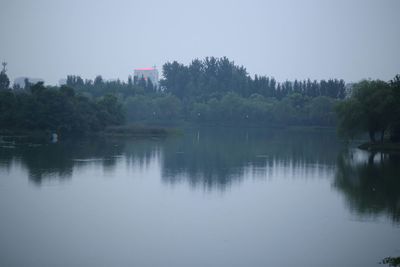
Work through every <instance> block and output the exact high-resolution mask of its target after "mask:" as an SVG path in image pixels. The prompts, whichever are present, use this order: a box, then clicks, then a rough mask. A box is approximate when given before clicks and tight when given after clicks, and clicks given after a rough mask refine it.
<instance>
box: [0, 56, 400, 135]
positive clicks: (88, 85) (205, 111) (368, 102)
mask: <svg viewBox="0 0 400 267" xmlns="http://www.w3.org/2000/svg"><path fill="white" fill-rule="evenodd" d="M162 70H163V79H162V80H161V81H160V86H159V87H157V86H154V85H153V84H152V83H151V81H150V80H147V81H146V80H145V79H143V78H141V79H137V78H135V79H132V77H129V78H128V80H127V82H125V81H120V80H114V81H107V80H104V79H103V78H102V76H97V77H96V78H95V79H94V80H89V79H86V80H84V79H82V78H81V77H80V76H74V75H71V76H68V77H67V79H66V85H65V86H61V87H52V86H47V87H45V86H44V85H43V83H38V84H36V85H31V84H29V82H27V83H26V85H25V88H24V89H21V90H10V89H9V80H8V77H7V75H6V71H5V68H4V69H3V71H2V72H1V74H0V85H1V86H2V87H1V99H0V111H2V112H1V114H0V126H1V127H2V128H6V129H7V128H26V129H48V130H59V129H63V130H62V131H64V132H87V131H98V130H101V129H104V128H105V127H107V126H110V125H119V124H122V123H124V122H127V123H178V122H183V121H186V122H191V123H202V124H204V123H205V124H213V125H221V124H235V125H237V124H242V125H266V126H286V125H304V126H335V125H336V123H337V119H339V129H340V132H341V133H342V134H343V135H344V136H347V137H353V136H355V135H356V134H359V133H362V132H368V133H369V135H370V138H371V140H372V141H376V138H377V137H376V135H377V134H379V135H380V136H379V137H378V138H379V139H380V140H383V137H384V136H385V134H386V133H389V134H390V136H391V138H392V140H395V139H396V138H397V139H398V138H399V137H398V136H399V132H400V130H399V129H400V127H399V125H400V122H399V121H400V119H399V115H398V114H400V112H399V107H400V104H399V99H400V97H399V92H400V90H399V89H398V88H399V84H400V77H399V76H396V78H395V79H394V80H393V81H391V82H390V83H386V82H383V81H379V80H377V81H362V82H360V83H357V84H355V85H354V90H353V95H352V97H351V98H349V99H345V97H346V87H345V82H344V81H343V80H338V79H329V80H321V81H316V80H313V81H311V80H310V79H307V80H302V81H299V80H295V81H284V82H277V81H276V80H275V79H274V78H271V77H267V76H258V75H255V76H254V77H251V76H250V75H249V74H248V73H247V71H246V69H245V68H244V67H243V66H238V65H236V64H235V63H234V62H233V61H230V60H229V59H227V58H225V57H223V58H214V57H210V58H205V59H203V60H199V59H195V60H193V61H192V62H191V63H190V64H189V65H184V64H181V63H178V62H176V61H174V62H168V63H166V64H164V66H163V69H162ZM335 106H337V108H336V110H335ZM335 111H336V112H335Z"/></svg>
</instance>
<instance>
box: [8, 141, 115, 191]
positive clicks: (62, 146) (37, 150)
mask: <svg viewBox="0 0 400 267" xmlns="http://www.w3.org/2000/svg"><path fill="white" fill-rule="evenodd" d="M121 154H122V147H121V146H120V145H119V144H117V143H114V142H108V141H107V142H106V141H104V140H101V139H96V140H95V141H89V140H85V141H79V142H75V141H67V142H64V143H58V144H43V145H17V146H15V148H14V149H8V148H6V149H4V148H3V149H0V162H1V163H2V166H3V167H5V168H10V165H12V164H13V163H21V164H22V165H23V166H24V167H25V168H26V169H27V171H28V176H29V179H30V181H32V182H33V183H34V184H36V185H41V184H42V182H43V180H45V179H48V180H50V179H58V180H65V179H68V178H70V177H71V176H72V174H73V170H74V168H79V167H83V166H85V165H87V164H91V163H96V164H101V165H102V166H103V167H104V168H107V167H113V166H114V165H115V162H116V156H117V155H121Z"/></svg>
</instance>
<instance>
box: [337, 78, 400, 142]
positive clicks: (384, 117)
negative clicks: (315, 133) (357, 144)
mask: <svg viewBox="0 0 400 267" xmlns="http://www.w3.org/2000/svg"><path fill="white" fill-rule="evenodd" d="M336 111H337V114H338V128H339V131H340V133H341V134H342V135H344V136H346V137H349V138H353V137H355V136H357V135H359V134H362V133H368V135H369V138H370V141H371V142H372V143H376V142H378V141H379V142H381V143H382V142H384V141H385V138H386V137H387V138H389V139H390V140H391V141H392V142H399V141H400V75H396V76H395V77H394V78H393V79H392V80H391V81H389V82H385V81H381V80H363V81H361V82H359V83H357V84H355V85H354V88H353V93H352V95H351V97H350V98H349V99H346V100H345V101H342V102H340V103H338V105H337V107H336ZM376 135H378V137H377V136H376Z"/></svg>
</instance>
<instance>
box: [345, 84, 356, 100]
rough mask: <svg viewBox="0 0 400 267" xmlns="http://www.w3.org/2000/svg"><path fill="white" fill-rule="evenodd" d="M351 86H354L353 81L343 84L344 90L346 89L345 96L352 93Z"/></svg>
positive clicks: (349, 95)
mask: <svg viewBox="0 0 400 267" xmlns="http://www.w3.org/2000/svg"><path fill="white" fill-rule="evenodd" d="M353 87H354V83H346V85H345V86H344V88H345V91H346V97H345V98H349V97H351V95H352V94H353Z"/></svg>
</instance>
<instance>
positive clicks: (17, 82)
mask: <svg viewBox="0 0 400 267" xmlns="http://www.w3.org/2000/svg"><path fill="white" fill-rule="evenodd" d="M25 79H28V82H29V83H30V84H36V83H38V82H44V80H43V79H40V78H29V77H18V78H16V79H15V80H14V86H18V87H19V88H25Z"/></svg>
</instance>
